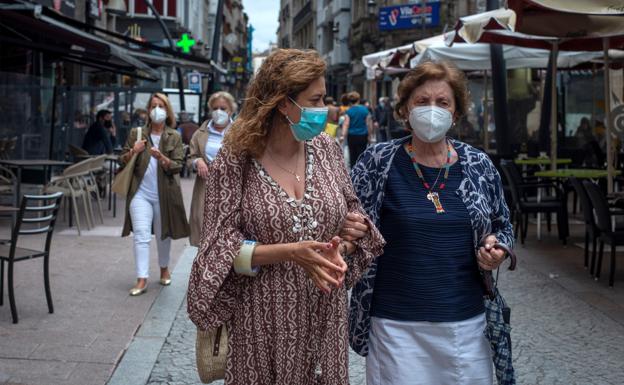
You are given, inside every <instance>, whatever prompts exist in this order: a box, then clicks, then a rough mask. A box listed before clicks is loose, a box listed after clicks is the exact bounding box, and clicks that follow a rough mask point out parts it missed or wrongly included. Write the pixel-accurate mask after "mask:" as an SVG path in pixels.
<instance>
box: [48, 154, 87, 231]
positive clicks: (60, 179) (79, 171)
mask: <svg viewBox="0 0 624 385" xmlns="http://www.w3.org/2000/svg"><path fill="white" fill-rule="evenodd" d="M90 161H91V160H90V159H86V160H83V161H82V162H78V163H76V164H75V165H72V166H69V167H67V168H66V169H65V170H64V171H63V173H62V174H61V175H59V176H55V177H53V178H52V179H51V181H50V183H49V184H48V185H47V186H46V187H45V192H46V193H55V192H60V193H62V194H63V196H64V197H65V201H67V200H68V199H71V207H72V210H73V212H74V213H73V214H74V218H76V227H77V229H78V235H80V234H81V226H80V215H79V211H78V199H81V198H82V206H83V208H84V216H85V220H86V225H87V229H89V228H91V227H93V220H92V212H91V202H90V201H89V199H90V198H89V195H90V193H89V192H88V191H87V187H86V182H85V180H84V176H85V175H87V174H88V173H89V171H85V170H84V164H85V163H87V164H88V163H89V162H90ZM70 215H71V214H70ZM70 224H71V219H70Z"/></svg>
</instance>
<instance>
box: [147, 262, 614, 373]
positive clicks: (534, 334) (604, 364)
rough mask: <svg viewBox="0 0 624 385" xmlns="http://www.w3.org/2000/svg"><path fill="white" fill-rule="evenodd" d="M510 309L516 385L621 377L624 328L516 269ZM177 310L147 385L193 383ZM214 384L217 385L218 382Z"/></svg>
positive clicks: (507, 287)
mask: <svg viewBox="0 0 624 385" xmlns="http://www.w3.org/2000/svg"><path fill="white" fill-rule="evenodd" d="M500 281H501V283H500V287H501V292H503V293H504V295H505V297H506V299H507V301H508V303H509V304H510V306H511V307H512V326H513V331H512V338H513V343H514V353H513V354H514V363H515V368H516V371H517V373H518V384H525V385H541V384H544V385H555V384H562V385H563V384H565V385H588V384H596V385H603V384H604V385H610V384H613V385H615V384H622V381H623V380H622V378H623V376H624V367H623V365H622V363H623V362H624V326H623V325H622V324H621V323H619V322H617V321H615V320H613V319H611V318H610V317H608V316H607V315H605V314H604V313H602V312H600V311H597V309H596V308H594V307H592V306H590V305H588V304H587V303H586V302H584V301H582V300H581V299H579V298H577V297H576V296H575V295H573V294H571V293H570V292H568V291H567V290H566V289H564V288H562V286H560V285H559V284H558V283H557V282H556V279H551V278H549V277H548V276H545V275H544V274H540V273H537V272H534V271H532V270H528V269H526V268H523V267H522V266H519V267H518V269H517V271H515V272H514V273H510V274H503V275H501V280H500ZM185 304H186V303H183V305H182V307H181V308H180V309H179V311H178V315H177V318H176V321H175V322H174V324H173V327H172V329H171V332H170V334H169V337H168V338H167V340H166V342H165V344H164V346H163V348H162V350H161V352H160V355H159V357H158V360H157V362H156V365H155V367H154V369H153V371H152V374H151V377H150V379H149V382H148V383H149V384H151V385H164V384H170V385H173V384H175V385H182V384H197V383H199V377H198V376H197V372H196V367H195V345H194V344H195V327H194V325H193V324H192V323H191V321H190V320H189V319H188V317H187V316H186V306H185ZM350 374H351V385H363V384H365V375H364V360H363V359H362V358H361V357H359V356H357V355H356V354H354V353H351V361H350ZM213 384H215V385H216V384H222V381H219V382H214V383H213Z"/></svg>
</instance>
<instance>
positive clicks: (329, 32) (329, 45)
mask: <svg viewBox="0 0 624 385" xmlns="http://www.w3.org/2000/svg"><path fill="white" fill-rule="evenodd" d="M350 29H351V0H324V1H322V2H319V4H318V6H317V9H316V47H317V50H318V52H319V53H320V54H321V56H322V57H323V59H325V61H326V62H327V84H326V88H327V95H330V96H332V97H334V99H337V98H339V97H340V95H342V94H343V93H345V92H347V91H348V90H349V80H350V77H351V71H350V70H351V52H350V50H349V32H350Z"/></svg>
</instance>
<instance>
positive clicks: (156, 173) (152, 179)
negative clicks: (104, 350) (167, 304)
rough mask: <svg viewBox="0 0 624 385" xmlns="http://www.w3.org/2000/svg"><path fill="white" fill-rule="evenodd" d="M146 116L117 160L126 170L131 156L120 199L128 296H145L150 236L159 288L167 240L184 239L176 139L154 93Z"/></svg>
mask: <svg viewBox="0 0 624 385" xmlns="http://www.w3.org/2000/svg"><path fill="white" fill-rule="evenodd" d="M147 111H148V112H149V114H148V117H147V122H146V124H145V126H143V127H142V128H141V137H140V138H137V136H138V129H137V128H133V129H132V130H131V131H130V134H129V135H128V140H127V141H126V145H125V147H124V149H123V152H122V153H121V155H120V158H119V159H120V161H121V163H122V164H126V163H127V162H128V161H129V160H130V159H131V158H132V156H133V155H135V154H136V155H137V156H138V158H137V160H136V162H135V163H134V176H133V179H132V182H131V183H130V190H129V191H128V196H127V199H126V219H125V223H124V228H123V232H122V236H127V235H129V234H130V231H132V232H134V258H135V262H136V274H137V283H136V285H135V286H134V287H133V288H132V289H130V295H131V296H137V295H141V294H143V293H145V291H146V290H147V278H148V275H149V274H148V273H149V259H150V242H151V239H152V230H153V231H154V233H155V235H156V246H157V249H158V263H159V265H160V284H161V285H163V286H167V285H169V284H170V283H171V275H170V273H169V259H170V251H171V239H178V238H184V237H187V236H188V234H189V229H188V223H187V222H186V214H185V210H184V203H183V202H182V190H181V189H180V180H179V177H178V174H179V173H180V170H181V169H182V161H183V150H182V138H180V135H179V134H178V132H177V131H176V130H175V129H173V128H172V127H173V126H174V125H175V115H174V114H173V108H172V107H171V103H170V102H169V99H167V96H165V95H164V94H161V93H155V94H154V95H152V96H151V97H150V99H149V102H148V105H147Z"/></svg>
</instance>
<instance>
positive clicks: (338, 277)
mask: <svg viewBox="0 0 624 385" xmlns="http://www.w3.org/2000/svg"><path fill="white" fill-rule="evenodd" d="M340 240H341V239H340V237H333V238H332V239H331V241H330V242H316V241H302V242H298V243H296V244H295V249H294V250H293V253H292V254H293V260H294V261H295V262H296V263H297V264H298V265H299V266H301V267H302V268H303V269H304V270H305V271H306V272H307V273H308V275H309V276H310V279H311V280H312V282H314V284H315V285H316V287H317V288H319V289H320V290H321V291H322V292H324V293H325V294H328V293H330V292H331V290H332V287H333V288H338V287H340V285H342V283H343V282H344V277H345V274H346V272H347V264H346V262H345V261H344V259H343V258H342V256H341V255H340V252H339V251H338V248H339V245H340Z"/></svg>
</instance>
